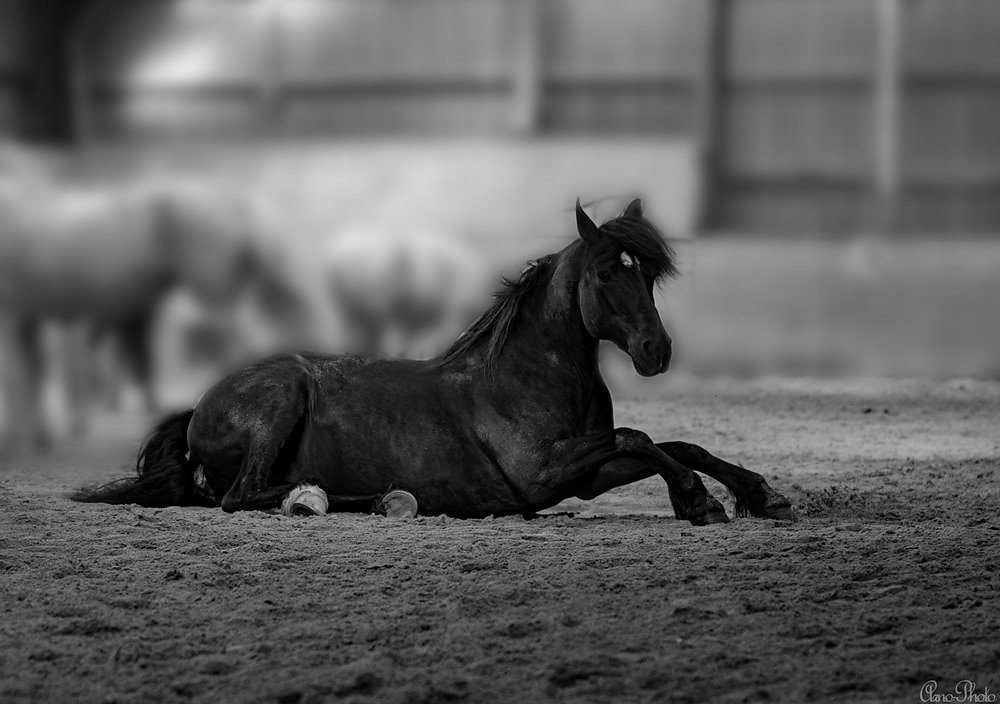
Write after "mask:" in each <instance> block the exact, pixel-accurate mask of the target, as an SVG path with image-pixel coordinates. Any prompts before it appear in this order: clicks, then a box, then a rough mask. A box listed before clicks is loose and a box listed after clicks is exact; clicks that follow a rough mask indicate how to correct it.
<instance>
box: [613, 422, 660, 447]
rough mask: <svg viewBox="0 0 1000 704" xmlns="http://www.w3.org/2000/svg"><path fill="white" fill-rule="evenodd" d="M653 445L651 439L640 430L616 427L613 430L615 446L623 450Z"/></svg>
mask: <svg viewBox="0 0 1000 704" xmlns="http://www.w3.org/2000/svg"><path fill="white" fill-rule="evenodd" d="M652 446H653V440H652V438H650V437H649V436H648V435H646V433H644V432H642V431H641V430H633V429H632V428H618V429H616V430H615V447H616V448H618V449H619V450H621V451H623V452H634V451H636V450H642V449H648V448H650V447H652Z"/></svg>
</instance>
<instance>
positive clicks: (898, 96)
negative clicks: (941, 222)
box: [872, 0, 903, 234]
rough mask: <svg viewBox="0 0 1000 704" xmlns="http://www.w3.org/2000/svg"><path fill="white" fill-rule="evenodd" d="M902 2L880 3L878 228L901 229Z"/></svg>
mask: <svg viewBox="0 0 1000 704" xmlns="http://www.w3.org/2000/svg"><path fill="white" fill-rule="evenodd" d="M902 11H903V7H902V0H877V13H878V17H877V24H878V33H877V37H878V45H877V47H876V52H875V57H876V58H875V70H874V76H873V91H872V93H873V94H872V101H873V111H872V112H873V120H874V129H873V135H874V139H873V146H874V155H873V156H874V174H873V176H874V179H873V180H874V190H875V225H876V227H877V228H879V229H880V230H881V231H882V232H883V233H885V234H895V233H896V232H897V231H898V230H899V228H900V225H901V223H900V198H901V196H902V193H901V177H900V125H901V120H902V111H901V109H900V108H901V103H902V92H903V66H902Z"/></svg>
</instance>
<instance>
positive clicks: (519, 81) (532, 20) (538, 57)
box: [511, 0, 544, 134]
mask: <svg viewBox="0 0 1000 704" xmlns="http://www.w3.org/2000/svg"><path fill="white" fill-rule="evenodd" d="M543 1H544V0H516V2H514V3H513V11H514V22H513V26H514V36H513V42H514V49H515V51H514V57H515V59H514V61H515V65H514V71H513V80H512V81H511V86H512V89H511V112H512V115H511V124H512V125H513V128H514V131H515V132H517V133H521V134H532V133H534V132H537V131H538V127H539V122H540V120H541V108H542V32H543V26H542V25H543V22H544V19H543V16H542V12H543V8H542V6H541V4H542V2H543Z"/></svg>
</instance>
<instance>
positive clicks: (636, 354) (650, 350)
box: [628, 333, 673, 376]
mask: <svg viewBox="0 0 1000 704" xmlns="http://www.w3.org/2000/svg"><path fill="white" fill-rule="evenodd" d="M628 354H629V357H631V358H632V366H633V367H635V370H636V371H637V372H638V373H639V374H640V375H642V376H656V375H657V374H662V373H663V372H665V371H667V367H669V366H670V357H671V356H672V354H673V343H672V342H671V340H670V337H668V336H667V334H666V333H661V334H660V335H647V336H643V337H637V338H636V339H634V340H632V341H631V342H630V343H629V346H628Z"/></svg>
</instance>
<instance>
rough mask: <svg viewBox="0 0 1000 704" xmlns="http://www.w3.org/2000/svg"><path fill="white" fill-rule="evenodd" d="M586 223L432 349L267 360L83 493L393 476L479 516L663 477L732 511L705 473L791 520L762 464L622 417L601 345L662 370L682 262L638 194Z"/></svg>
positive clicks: (151, 499) (259, 489) (428, 501)
mask: <svg viewBox="0 0 1000 704" xmlns="http://www.w3.org/2000/svg"><path fill="white" fill-rule="evenodd" d="M576 219H577V229H578V231H579V234H580V238H579V239H577V240H575V241H574V242H573V243H572V244H570V245H568V246H567V247H565V248H564V249H563V250H562V251H560V252H558V253H556V254H551V255H549V256H546V257H543V258H542V259H539V260H538V261H536V262H533V263H532V264H531V265H530V266H529V268H528V269H527V270H526V271H525V272H524V273H523V274H522V275H521V277H520V278H519V279H518V280H517V281H513V282H510V281H507V282H505V284H506V286H505V288H504V290H502V291H501V292H500V293H498V294H497V296H496V303H495V304H494V305H493V307H492V308H490V309H489V310H488V311H487V312H486V313H484V314H483V315H482V316H481V317H480V318H479V320H478V321H477V322H475V323H474V324H473V325H472V327H471V328H470V329H469V330H468V331H467V332H466V333H465V334H464V335H463V336H462V337H461V338H459V340H458V341H457V342H456V343H455V344H454V345H453V346H452V347H451V348H450V349H449V350H448V351H447V352H445V353H444V354H443V355H442V356H440V357H438V358H437V359H434V360H430V361H426V362H417V361H409V360H382V359H367V358H362V357H357V356H352V355H337V356H323V355H314V354H302V355H297V354H291V355H279V356H275V357H271V358H269V359H266V360H263V361H261V362H258V363H256V364H253V365H251V366H248V367H246V368H244V369H242V370H240V371H238V372H236V373H234V374H232V375H231V376H229V377H227V378H225V379H223V380H222V381H221V382H219V383H218V384H216V385H215V386H214V387H213V388H212V389H211V390H209V391H208V392H207V393H206V394H205V396H204V397H203V398H202V399H201V401H199V402H198V404H197V406H196V407H195V408H194V409H193V410H189V411H184V412H183V413H179V414H177V415H175V416H172V417H170V418H167V419H166V420H165V421H163V422H162V423H161V424H160V425H159V426H158V427H157V428H156V429H155V430H154V431H153V433H152V434H151V436H150V438H149V439H148V440H147V441H146V444H145V445H144V447H143V449H142V450H141V452H140V457H139V463H138V477H135V478H131V479H126V480H120V481H119V482H114V483H112V484H109V485H106V486H104V487H101V488H98V489H95V490H90V491H81V492H79V493H77V494H76V495H75V496H74V497H73V498H75V499H77V500H81V501H95V502H107V503H138V504H142V505H145V506H168V505H191V504H204V503H209V504H211V505H221V506H222V509H223V510H224V511H229V512H231V511H240V510H253V509H271V508H275V507H277V506H278V505H279V504H280V503H281V501H282V499H283V498H284V497H285V496H286V495H287V494H288V493H289V492H290V491H291V490H292V489H294V488H295V487H296V486H297V485H299V484H302V483H314V484H318V485H319V486H320V487H321V488H323V489H324V490H325V491H327V492H328V493H329V494H331V495H333V496H332V497H331V505H332V507H333V508H334V509H338V508H347V507H348V506H349V505H350V503H351V499H352V498H370V497H375V496H380V495H381V494H384V493H385V492H386V491H387V490H389V489H390V488H398V489H404V490H407V491H409V492H411V493H413V494H414V495H415V496H416V497H417V498H418V500H419V503H420V510H421V513H426V514H448V515H451V516H455V517H466V518H477V517H484V516H490V515H508V514H531V513H534V512H536V511H539V510H542V509H545V508H548V507H551V506H554V505H555V504H557V503H559V502H560V501H562V500H564V499H567V498H569V497H574V496H576V497H580V498H583V499H590V498H593V497H596V496H598V495H600V494H603V493H604V492H606V491H608V490H609V489H613V488H614V487H617V486H622V485H624V484H629V483H632V482H635V481H639V480H640V479H645V478H647V477H650V476H652V475H654V474H659V475H660V476H661V477H663V479H664V480H665V481H666V483H667V486H668V487H669V490H670V500H671V503H672V505H673V509H674V513H675V514H676V516H677V517H678V518H681V519H687V520H689V521H691V523H693V524H696V525H703V524H708V523H718V522H725V521H728V520H729V518H728V516H727V515H726V512H725V509H724V508H723V507H722V504H720V503H719V502H718V501H717V500H716V499H715V498H714V497H712V496H711V495H710V494H709V492H708V491H707V490H706V488H705V485H704V484H703V483H702V481H701V479H700V477H699V476H698V475H697V474H695V472H694V471H693V470H697V471H699V472H702V473H704V474H706V475H708V476H710V477H713V478H715V479H717V480H718V481H720V482H721V483H722V484H724V485H725V486H726V487H728V488H729V489H730V491H732V493H733V494H734V496H735V497H736V513H737V515H753V516H758V517H770V518H782V519H785V518H792V517H793V513H792V509H791V506H790V504H789V502H788V500H787V499H785V498H784V497H783V496H781V495H780V494H778V493H777V492H775V491H774V490H773V489H771V487H769V486H768V485H767V483H766V482H765V481H764V478H763V477H762V476H761V475H759V474H757V473H755V472H751V471H748V470H745V469H742V468H740V467H737V466H735V465H732V464H730V463H728V462H724V461H723V460H720V459H718V458H716V457H713V456H712V455H710V454H709V453H708V452H706V451H705V450H703V449H702V448H700V447H697V446H695V445H691V444H688V443H683V442H662V443H654V442H653V441H652V440H650V438H649V437H648V436H647V435H646V434H645V433H643V432H640V431H638V430H632V429H630V428H615V427H614V420H613V411H612V405H611V396H610V394H609V393H608V389H607V387H606V386H605V383H604V380H603V379H602V377H601V372H600V369H599V368H598V363H597V360H598V356H597V348H598V341H599V340H610V341H611V342H614V343H615V344H616V345H617V346H618V347H620V348H621V349H622V350H624V351H625V352H627V353H628V354H629V356H630V357H631V358H632V362H633V365H634V367H635V369H636V371H637V372H638V373H639V374H641V375H643V376H653V375H656V374H661V373H663V372H664V371H666V369H667V366H668V364H669V362H670V354H671V341H670V338H669V337H668V336H667V333H666V331H665V330H664V328H663V324H662V322H661V320H660V316H659V314H658V312H657V310H656V306H655V303H654V299H653V289H654V286H655V285H656V283H657V282H658V281H660V280H662V279H663V278H665V277H669V276H672V275H675V273H676V269H675V266H674V255H673V252H672V251H671V250H670V248H669V246H668V245H667V243H666V241H665V239H664V237H663V235H662V233H661V232H660V231H659V230H658V229H657V228H656V227H655V226H654V225H653V224H652V223H651V222H649V221H648V220H647V219H646V218H644V217H643V214H642V204H641V202H640V201H639V200H635V201H633V202H632V203H631V204H629V206H628V207H627V208H626V209H625V211H624V213H623V214H622V215H621V216H620V217H618V218H615V219H612V220H610V221H608V222H606V223H604V224H603V225H602V226H600V227H598V226H597V225H596V224H595V223H594V222H593V221H592V220H591V219H590V217H589V216H588V215H587V214H586V213H585V212H584V210H583V208H581V207H580V204H579V201H578V202H577V207H576ZM196 473H199V486H198V487H197V488H196V485H195V474H196ZM214 497H221V501H219V500H215V499H214ZM369 505H370V504H369Z"/></svg>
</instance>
